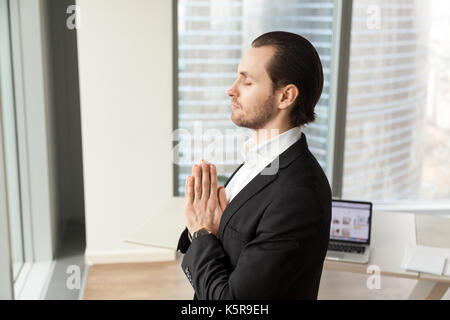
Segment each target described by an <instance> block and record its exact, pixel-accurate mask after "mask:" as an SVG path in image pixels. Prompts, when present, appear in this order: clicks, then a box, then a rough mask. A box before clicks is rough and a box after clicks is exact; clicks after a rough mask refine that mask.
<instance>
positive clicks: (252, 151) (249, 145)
mask: <svg viewBox="0 0 450 320" xmlns="http://www.w3.org/2000/svg"><path fill="white" fill-rule="evenodd" d="M301 136H302V131H301V127H300V126H299V127H294V128H292V129H289V130H288V131H286V132H283V133H282V134H280V135H277V136H275V137H273V138H272V139H270V140H267V141H265V142H264V143H262V144H261V145H260V146H255V139H254V137H253V138H250V139H249V140H247V141H246V142H245V143H244V145H243V148H242V154H243V156H244V165H243V166H242V167H241V168H240V169H239V170H238V171H237V172H236V174H235V175H234V176H233V178H232V179H231V180H230V181H229V182H228V184H227V186H226V188H225V192H226V195H227V203H230V202H231V200H233V198H234V197H235V196H236V195H237V194H238V193H239V192H240V191H241V190H242V189H243V188H244V187H245V186H246V185H247V184H248V183H249V182H250V181H252V180H253V178H255V177H256V176H257V175H258V174H259V173H260V172H261V171H262V170H263V169H264V168H265V167H266V166H268V165H269V164H270V163H271V162H272V161H273V160H275V158H277V157H278V156H279V155H280V154H282V153H283V152H284V151H285V150H286V149H288V148H289V147H290V146H292V145H293V144H294V143H295V142H297V141H298V140H299V139H300V138H301ZM268 173H270V172H268Z"/></svg>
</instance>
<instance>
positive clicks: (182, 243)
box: [177, 227, 191, 253]
mask: <svg viewBox="0 0 450 320" xmlns="http://www.w3.org/2000/svg"><path fill="white" fill-rule="evenodd" d="M190 245H191V239H190V237H189V231H188V228H187V227H186V228H185V229H184V231H183V232H182V233H181V235H180V238H179V239H178V246H177V251H179V252H181V253H186V251H187V250H188V249H189V246H190Z"/></svg>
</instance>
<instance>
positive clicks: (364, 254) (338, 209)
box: [326, 199, 372, 263]
mask: <svg viewBox="0 0 450 320" xmlns="http://www.w3.org/2000/svg"><path fill="white" fill-rule="evenodd" d="M371 224H372V203H371V202H362V201H350V200H337V199H333V202H332V209H331V227H330V241H329V244H328V251H327V255H326V259H327V260H334V261H346V262H354V263H368V262H369V256H370V231H371Z"/></svg>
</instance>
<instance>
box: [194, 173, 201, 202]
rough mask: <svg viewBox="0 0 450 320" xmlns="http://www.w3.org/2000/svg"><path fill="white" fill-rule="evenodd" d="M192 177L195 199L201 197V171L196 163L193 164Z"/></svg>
mask: <svg viewBox="0 0 450 320" xmlns="http://www.w3.org/2000/svg"><path fill="white" fill-rule="evenodd" d="M194 179H195V180H194V181H195V182H194V194H195V199H196V200H197V199H200V198H201V197H202V171H201V168H200V167H199V166H197V165H195V166H194Z"/></svg>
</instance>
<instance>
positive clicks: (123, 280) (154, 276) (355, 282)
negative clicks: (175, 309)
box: [83, 258, 450, 300]
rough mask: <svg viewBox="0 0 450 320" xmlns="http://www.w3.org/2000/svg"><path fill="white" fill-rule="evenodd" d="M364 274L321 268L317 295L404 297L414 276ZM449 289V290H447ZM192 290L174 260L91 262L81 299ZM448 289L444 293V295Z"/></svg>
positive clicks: (188, 294)
mask: <svg viewBox="0 0 450 320" xmlns="http://www.w3.org/2000/svg"><path fill="white" fill-rule="evenodd" d="M368 276H369V275H368V274H367V275H365V274H357V273H348V272H342V271H328V270H324V271H323V273H322V279H321V283H320V288H319V297H318V299H327V300H345V299H363V300H372V299H375V300H379V299H388V300H390V299H401V300H403V299H407V298H408V295H409V293H410V292H411V290H412V289H413V287H414V285H415V283H416V280H409V279H398V278H392V277H381V288H380V289H374V290H369V289H368V288H367V286H366V281H367V278H368ZM449 291H450V290H449ZM193 296H194V291H193V289H192V287H191V285H190V283H189V282H188V280H187V278H186V276H185V274H184V273H183V271H182V269H181V259H180V258H179V259H177V261H174V262H154V263H133V264H108V265H93V266H91V267H89V271H88V275H87V280H86V285H85V290H84V296H83V299H85V300H98V299H102V300H108V299H118V300H128V299H137V300H141V299H149V300H153V299H154V300H161V299H162V300H192V298H193ZM448 297H449V292H447V294H446V295H445V296H444V298H445V299H448Z"/></svg>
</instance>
